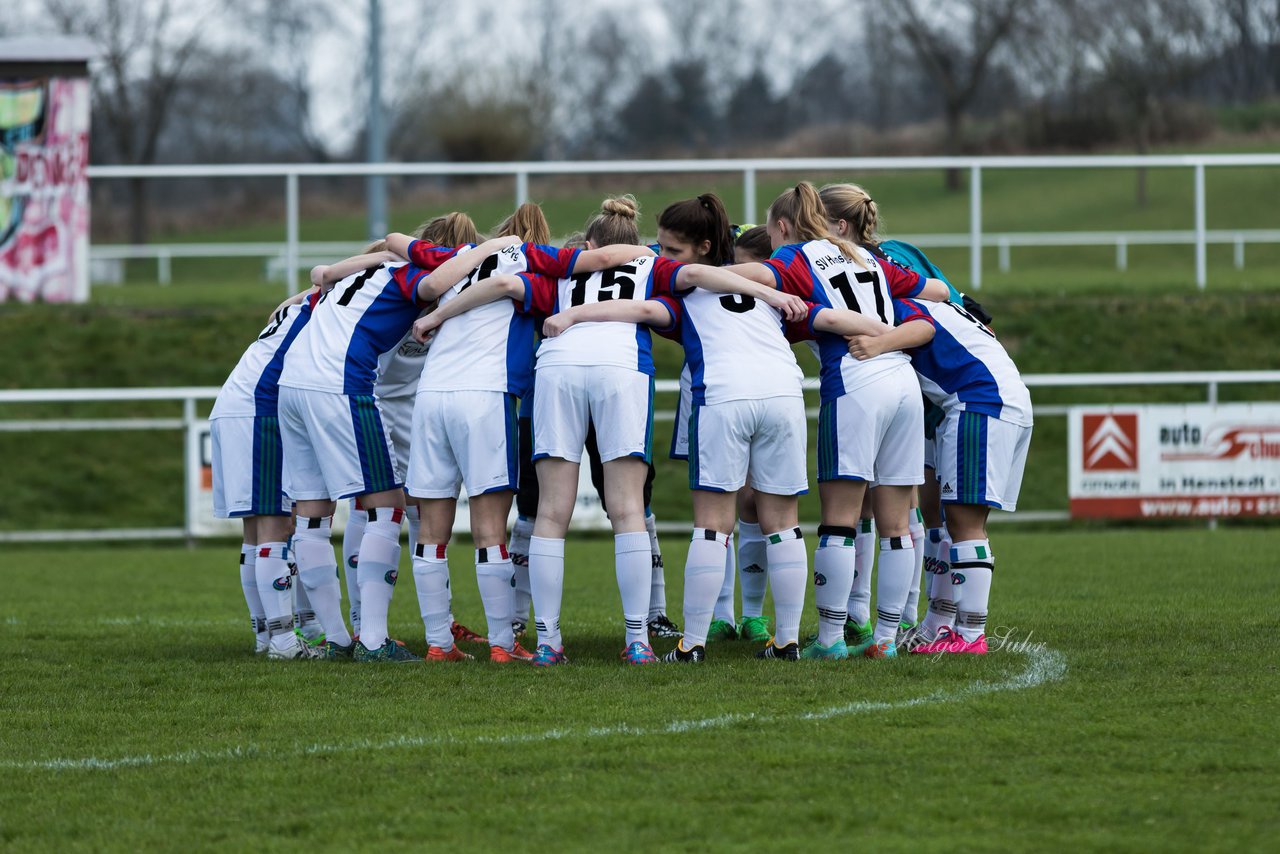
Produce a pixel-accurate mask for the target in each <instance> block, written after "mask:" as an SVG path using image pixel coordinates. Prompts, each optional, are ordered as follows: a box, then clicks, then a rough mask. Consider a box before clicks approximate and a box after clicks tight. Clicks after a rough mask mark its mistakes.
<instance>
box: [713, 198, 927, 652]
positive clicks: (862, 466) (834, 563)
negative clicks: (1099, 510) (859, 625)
mask: <svg viewBox="0 0 1280 854" xmlns="http://www.w3.org/2000/svg"><path fill="white" fill-rule="evenodd" d="M868 202H869V200H868ZM872 204H874V203H872ZM766 227H767V228H768V230H769V237H770V242H771V244H772V245H773V247H774V250H775V251H774V255H773V257H772V258H770V259H769V260H768V261H766V262H764V264H747V265H742V266H737V267H733V268H731V269H733V270H735V271H741V272H742V273H743V275H746V276H748V277H749V278H753V279H754V280H755V281H761V282H774V283H776V286H777V287H779V288H781V289H782V290H784V291H786V292H788V293H794V294H797V295H800V296H803V297H804V298H806V299H808V300H809V301H811V302H813V303H817V304H818V305H820V306H826V307H832V308H838V309H846V310H849V311H851V312H852V313H853V314H861V315H862V316H863V317H864V318H865V319H867V320H872V321H876V322H877V323H879V324H882V325H888V324H890V323H892V322H894V316H893V314H892V307H891V300H892V298H893V297H894V296H900V297H904V296H916V295H919V294H922V293H923V295H924V296H925V297H926V298H945V296H946V286H945V285H943V284H942V283H941V282H934V281H932V280H930V281H926V280H925V279H924V277H922V276H920V275H918V274H916V273H908V272H907V271H905V270H902V269H901V268H899V267H896V266H894V265H884V266H882V265H881V264H880V263H879V262H878V261H877V260H876V259H875V257H874V256H873V255H872V254H871V253H870V252H868V251H867V250H866V249H864V248H862V247H861V246H858V245H856V244H855V243H853V242H851V241H849V240H846V239H844V238H841V237H838V236H835V235H834V234H833V233H832V227H831V222H830V219H829V218H828V215H827V213H826V210H825V209H824V207H823V204H822V200H821V199H820V198H819V197H818V193H817V191H816V190H815V189H814V188H813V186H812V185H811V184H809V183H808V182H802V183H800V184H798V185H796V187H794V188H793V189H791V190H788V191H786V192H784V193H783V194H782V195H780V196H779V197H778V198H777V199H775V200H774V202H773V204H772V205H770V207H769V214H768V220H767V226H766ZM819 316H820V314H819ZM815 323H816V318H815ZM927 325H928V324H916V325H915V327H919V326H927ZM814 330H815V332H816V333H817V334H818V348H819V356H820V360H821V362H822V374H821V397H822V408H821V412H820V415H819V421H818V436H819V446H818V481H819V487H818V488H819V492H820V495H821V499H822V524H821V526H820V527H819V532H818V533H819V543H818V549H817V552H816V553H815V554H814V580H815V594H814V598H815V599H816V600H817V603H818V616H819V621H818V639H817V640H816V641H815V642H814V643H813V644H812V645H810V646H809V647H808V648H807V649H806V650H805V655H806V657H809V658H818V659H839V658H845V657H847V656H848V654H849V650H848V648H847V646H846V644H845V641H844V629H845V622H846V620H847V618H848V611H847V609H848V598H849V593H850V591H851V589H852V582H853V573H854V539H855V537H856V536H857V530H856V525H857V521H858V511H859V509H860V508H861V506H862V498H863V494H864V493H865V491H866V488H867V484H868V483H870V482H872V481H874V482H876V483H877V484H879V486H880V489H878V490H877V491H876V497H875V498H874V499H873V501H874V503H875V505H876V509H877V511H878V512H877V513H876V517H877V519H878V520H881V528H880V533H881V550H882V552H881V572H880V584H879V587H878V593H879V595H878V603H877V608H878V613H877V616H878V619H877V624H876V629H875V635H874V638H873V641H872V642H871V643H870V644H868V646H867V647H865V648H864V649H862V650H859V651H860V652H862V653H863V654H866V655H868V656H870V657H890V656H893V655H896V652H897V650H896V647H895V645H894V639H895V637H896V634H897V630H898V623H899V621H900V620H901V615H902V609H903V607H904V605H905V603H906V598H907V592H908V589H909V588H910V585H911V572H912V568H913V567H914V563H915V560H914V556H913V552H912V544H911V539H910V537H909V536H908V511H909V508H910V503H911V487H912V486H914V485H915V484H918V483H920V482H921V480H922V479H923V478H922V475H921V472H922V469H923V466H924V460H923V448H922V441H921V438H920V437H921V435H922V433H923V429H924V428H923V424H922V419H923V414H922V408H921V403H920V387H919V384H918V383H917V382H916V381H915V376H914V375H913V374H912V372H911V370H910V364H909V363H908V361H907V360H906V358H905V356H899V357H894V358H885V357H883V356H882V357H881V358H880V359H879V360H878V361H876V360H872V361H867V362H860V361H858V360H856V359H854V358H853V357H851V356H850V355H849V352H848V349H847V347H848V345H847V342H846V341H845V339H844V338H843V337H842V335H841V334H839V333H838V332H835V333H834V334H833V332H832V331H827V330H824V329H822V327H820V326H816V325H815V326H814ZM913 331H916V332H917V333H918V332H919V330H918V329H916V328H913ZM819 581H821V583H818V582H819ZM775 595H776V591H775Z"/></svg>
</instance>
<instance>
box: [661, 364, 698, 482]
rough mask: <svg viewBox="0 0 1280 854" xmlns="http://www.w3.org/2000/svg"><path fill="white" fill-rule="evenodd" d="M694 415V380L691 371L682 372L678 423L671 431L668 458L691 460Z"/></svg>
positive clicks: (677, 410) (677, 404) (677, 411)
mask: <svg viewBox="0 0 1280 854" xmlns="http://www.w3.org/2000/svg"><path fill="white" fill-rule="evenodd" d="M692 414H693V380H692V379H691V378H690V377H689V370H688V368H686V369H685V370H683V371H681V372H680V400H679V402H677V403H676V423H675V426H674V427H673V428H672V429H671V451H670V452H669V453H668V454H667V456H669V457H671V459H673V460H687V459H689V416H690V415H692Z"/></svg>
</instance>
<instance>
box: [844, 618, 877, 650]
mask: <svg viewBox="0 0 1280 854" xmlns="http://www.w3.org/2000/svg"><path fill="white" fill-rule="evenodd" d="M871 635H872V630H871V621H870V620H867V621H866V622H865V623H863V624H861V625H859V624H857V623H855V622H854V621H853V620H845V621H844V640H845V643H847V644H848V645H849V651H850V652H852V651H853V647H855V646H865V645H866V644H868V643H871Z"/></svg>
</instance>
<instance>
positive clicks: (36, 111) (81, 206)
mask: <svg viewBox="0 0 1280 854" xmlns="http://www.w3.org/2000/svg"><path fill="white" fill-rule="evenodd" d="M88 165H89V81H88V80H87V79H85V78H60V77H46V78H35V79H29V80H0V302H3V301H5V300H19V301H22V302H34V301H42V302H84V301H85V300H87V299H88V298H89V181H88V176H87V173H86V169H87V167H88Z"/></svg>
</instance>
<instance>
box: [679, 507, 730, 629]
mask: <svg viewBox="0 0 1280 854" xmlns="http://www.w3.org/2000/svg"><path fill="white" fill-rule="evenodd" d="M728 547H729V535H728V534H721V533H720V532H718V531H709V530H707V529H706V528H694V529H693V537H692V538H691V539H690V540H689V555H688V557H687V558H686V559H685V564H684V612H683V613H684V648H685V649H692V648H693V647H695V646H698V645H700V644H705V643H706V642H707V631H708V630H709V629H710V627H711V614H712V610H713V607H714V606H715V604H716V593H717V592H718V591H719V590H720V589H721V586H722V584H723V583H724V564H725V557H724V556H725V552H726V551H728Z"/></svg>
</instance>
